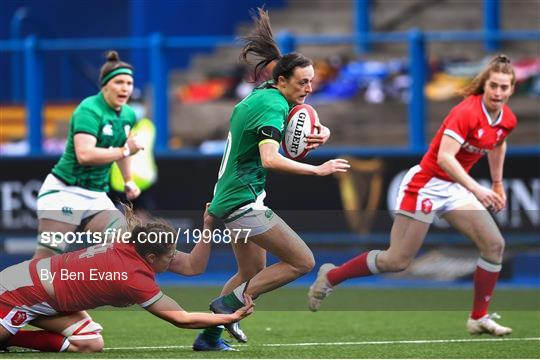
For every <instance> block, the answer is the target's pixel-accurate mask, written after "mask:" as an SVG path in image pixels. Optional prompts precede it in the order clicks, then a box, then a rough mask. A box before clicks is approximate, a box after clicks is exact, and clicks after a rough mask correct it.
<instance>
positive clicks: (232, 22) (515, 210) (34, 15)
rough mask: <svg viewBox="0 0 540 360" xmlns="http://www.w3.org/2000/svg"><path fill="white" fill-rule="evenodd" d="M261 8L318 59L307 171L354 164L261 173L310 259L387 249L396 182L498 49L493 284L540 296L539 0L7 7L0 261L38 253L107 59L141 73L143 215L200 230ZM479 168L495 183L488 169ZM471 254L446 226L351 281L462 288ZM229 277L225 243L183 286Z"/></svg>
mask: <svg viewBox="0 0 540 360" xmlns="http://www.w3.org/2000/svg"><path fill="white" fill-rule="evenodd" d="M263 5H264V6H265V8H266V9H268V10H269V13H270V18H271V22H272V26H273V31H274V35H275V36H276V38H277V39H278V42H279V45H280V48H281V50H282V52H283V53H287V52H291V51H299V52H302V53H303V54H305V55H307V56H309V57H311V58H312V59H313V60H314V63H315V71H316V79H315V82H316V83H315V86H314V88H315V89H314V93H313V94H312V95H311V96H310V97H309V99H308V100H307V102H308V103H310V104H312V105H313V106H314V107H315V108H316V110H317V111H318V114H319V117H320V119H321V122H322V123H323V124H325V125H326V126H328V127H329V128H330V129H331V130H332V136H331V138H330V140H329V142H328V143H327V144H326V145H325V146H324V147H323V148H321V149H318V150H317V151H313V152H312V153H311V154H310V155H309V156H308V158H307V159H306V161H307V162H310V163H321V162H323V161H325V160H327V159H329V158H332V157H335V156H345V157H348V158H349V159H350V161H351V162H352V170H351V171H350V173H348V174H347V175H343V176H340V177H327V178H307V177H294V176H286V175H281V174H270V175H269V177H268V185H267V192H268V194H269V195H268V197H267V205H268V206H270V207H271V208H273V209H274V210H275V211H276V212H278V213H279V214H280V215H281V216H282V217H283V218H284V219H285V220H286V221H287V222H288V223H289V224H290V225H291V226H292V227H293V228H294V229H295V230H297V231H298V232H299V233H300V234H301V235H302V237H303V238H304V239H305V240H306V242H307V243H308V244H309V245H310V247H311V248H312V249H313V250H314V253H315V256H316V259H317V262H318V263H319V264H320V263H322V262H327V261H332V262H336V263H341V262H342V261H344V260H345V259H347V258H349V257H350V256H352V255H354V254H357V253H359V252H360V251H362V249H365V248H371V247H373V246H376V247H381V248H383V247H385V246H386V244H387V242H388V238H389V236H388V233H389V230H390V225H391V222H392V214H391V211H390V209H392V208H393V202H394V201H395V195H396V191H397V186H398V184H399V181H400V179H401V177H402V176H403V175H404V171H406V170H407V169H408V168H409V167H410V166H412V165H414V164H416V163H418V161H419V160H420V158H421V156H422V155H423V153H424V152H425V150H426V149H427V146H428V145H429V142H430V139H431V137H432V136H433V134H434V133H435V131H436V130H437V129H438V127H439V126H440V124H441V122H442V121H443V119H444V117H445V116H446V114H447V113H448V112H449V111H450V109H451V108H452V107H453V106H455V105H456V104H457V103H458V102H459V101H460V98H459V97H457V96H456V95H455V92H456V91H457V90H458V89H459V88H461V87H463V86H464V85H465V84H466V83H467V82H468V81H469V80H470V79H471V78H472V76H474V75H475V74H476V73H478V71H479V70H480V69H481V68H482V66H483V65H484V64H485V63H486V61H488V59H490V58H491V57H492V56H494V55H496V54H499V53H505V54H507V55H509V56H510V57H511V59H512V63H513V65H514V67H515V69H516V72H517V87H516V93H515V95H514V96H513V97H512V98H511V100H510V106H511V107H512V109H513V111H514V112H515V114H516V115H517V117H518V122H519V123H518V127H517V129H516V130H515V131H514V133H513V134H512V135H511V136H510V137H509V152H508V156H507V160H506V166H505V186H506V189H507V194H508V197H509V199H508V208H507V209H506V210H505V211H503V212H501V213H500V214H498V215H497V216H496V220H497V222H498V224H499V225H500V227H501V229H502V230H503V234H504V235H505V238H506V239H507V242H508V244H507V255H506V256H507V257H506V259H505V266H503V273H502V275H501V276H502V284H503V286H505V285H507V286H516V287H538V286H540V211H539V207H540V102H539V100H540V31H539V28H540V1H539V0H469V1H465V0H442V1H430V0H424V1H421V0H402V1H397V0H349V1H341V0H334V1H330V0H326V1H325V0H310V1H303V0H269V1H264V2H263V1H258V0H237V1H234V2H228V1H218V0H198V1H189V0H175V1H172V0H170V1H143V0H132V1H124V0H117V1H114V2H110V1H104V0H95V1H91V2H90V1H78V2H73V1H67V0H50V1H46V2H44V1H23V0H21V1H14V0H3V1H2V2H1V3H0V24H2V25H1V26H0V78H1V79H2V86H1V87H0V107H1V108H0V126H1V131H0V154H1V159H0V168H1V172H0V202H1V206H2V223H1V227H0V230H1V231H0V251H1V252H0V268H4V267H6V266H8V265H9V264H12V263H15V262H18V261H21V260H23V259H26V258H28V257H29V256H30V255H31V254H32V252H33V250H34V247H35V236H36V224H37V221H36V215H35V208H36V196H37V192H38V190H39V188H40V186H41V183H42V181H43V180H44V178H45V176H46V175H47V173H48V172H49V171H50V169H51V168H52V166H53V165H54V163H55V162H56V161H57V159H58V158H59V156H60V154H61V153H62V151H63V148H64V144H65V138H66V134H67V128H68V124H69V120H70V117H71V113H72V112H73V110H74V109H75V107H76V106H77V104H78V103H79V102H80V101H81V100H82V99H83V98H85V97H87V96H90V95H93V94H95V93H97V92H98V91H99V87H98V74H99V67H100V66H101V64H103V62H104V54H105V53H106V51H107V50H110V49H115V50H117V51H118V52H119V54H120V56H121V58H122V59H123V60H125V61H127V62H129V63H131V64H133V65H134V67H135V86H136V88H137V90H136V91H135V93H134V97H133V100H132V101H133V104H134V107H135V108H136V110H137V113H138V117H139V118H141V119H143V118H144V119H147V120H149V121H151V123H152V124H153V128H154V130H153V131H150V132H149V133H148V134H147V135H148V137H149V138H150V141H151V143H152V146H151V147H150V148H148V149H147V150H146V151H145V152H146V154H145V156H141V160H140V161H139V162H138V165H137V166H138V170H136V171H139V172H140V173H145V174H147V175H148V173H150V175H149V178H148V179H147V182H148V184H147V185H148V186H147V187H146V188H145V193H146V194H145V197H146V199H145V201H144V202H143V203H142V204H141V209H145V210H146V214H147V215H148V214H149V215H158V216H162V217H164V218H166V219H168V220H169V221H171V222H172V223H173V224H175V225H176V226H177V227H178V228H179V229H182V231H183V230H186V229H194V228H197V227H198V226H200V217H202V208H203V205H204V203H205V202H206V201H209V200H210V199H211V196H212V191H213V186H214V183H215V181H216V179H217V171H218V168H219V163H220V160H221V154H222V151H223V146H224V140H225V138H226V134H227V131H228V128H229V123H228V121H229V116H230V113H231V110H232V108H233V106H234V104H235V103H236V102H238V101H239V100H240V99H242V98H243V97H244V96H246V95H247V94H248V93H249V92H250V91H251V89H252V88H253V83H252V82H250V80H252V79H250V78H249V69H246V68H245V67H244V66H242V65H241V64H240V62H239V61H238V55H239V46H240V43H239V42H238V41H237V37H238V36H239V35H242V34H245V33H246V31H248V30H249V28H250V26H251V20H250V13H249V10H250V9H254V8H256V7H257V6H263ZM152 155H154V156H152ZM473 175H474V176H475V177H476V178H477V179H480V181H481V182H482V183H484V184H486V185H487V186H489V184H490V183H489V171H488V167H487V161H485V160H482V161H481V163H480V164H479V165H478V166H477V167H476V168H475V169H474V172H473ZM113 180H114V179H113ZM185 242H187V239H184V241H183V244H182V245H181V246H182V247H183V248H185V249H189V248H190V245H189V244H185ZM477 255H478V254H477V251H476V249H475V248H474V247H473V246H472V244H471V243H469V242H468V240H466V239H464V238H462V237H461V236H459V235H458V234H457V233H456V232H455V231H453V230H451V229H448V226H447V224H445V223H444V222H442V221H438V222H436V223H435V224H434V226H433V228H432V231H431V232H430V235H429V236H428V238H427V240H426V246H425V247H424V249H423V250H422V253H421V254H420V255H419V258H418V260H417V261H416V262H415V264H414V265H413V266H412V267H411V268H410V269H409V270H408V271H406V272H404V273H400V274H397V275H393V276H391V277H377V278H372V279H368V280H358V281H357V282H353V284H357V285H358V284H367V285H370V286H371V285H381V286H386V285H389V286H412V285H415V286H416V285H421V286H460V285H463V284H469V282H470V279H471V275H472V272H473V271H474V267H475V262H476V259H477ZM271 261H272V260H271ZM234 271H235V266H234V259H233V256H232V252H231V251H230V249H229V247H228V246H227V245H223V244H222V245H218V246H216V247H215V251H214V253H213V255H212V261H211V264H210V265H209V269H208V272H207V274H205V275H202V276H200V277H196V278H194V279H193V280H192V281H191V282H189V283H196V284H200V283H216V284H217V283H222V282H223V281H224V280H225V279H226V278H228V276H230V275H232V274H233V273H234ZM395 278H400V280H399V281H395ZM312 279H313V274H311V275H310V276H306V277H304V278H302V279H300V280H298V283H300V284H304V283H307V282H309V281H311V280H312ZM161 280H162V281H163V282H171V283H175V284H176V283H177V282H178V281H180V282H181V283H188V282H187V280H185V279H179V278H178V277H173V276H170V275H164V276H163V277H162V279H161Z"/></svg>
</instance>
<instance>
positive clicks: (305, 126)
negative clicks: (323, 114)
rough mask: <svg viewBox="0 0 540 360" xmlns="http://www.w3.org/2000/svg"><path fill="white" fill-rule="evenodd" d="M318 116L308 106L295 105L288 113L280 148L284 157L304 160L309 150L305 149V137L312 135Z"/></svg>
mask: <svg viewBox="0 0 540 360" xmlns="http://www.w3.org/2000/svg"><path fill="white" fill-rule="evenodd" d="M317 119H318V115H317V112H316V111H315V109H313V107H311V106H310V105H308V104H302V105H296V106H295V107H293V108H292V110H291V111H290V112H289V116H288V117H287V123H286V125H285V135H284V136H283V141H282V147H283V151H284V152H285V156H287V157H288V158H290V159H293V160H300V159H302V158H304V157H305V156H306V155H307V153H308V152H309V150H307V149H306V147H307V145H308V143H307V137H308V136H309V135H311V134H313V133H314V131H315V124H316V122H317Z"/></svg>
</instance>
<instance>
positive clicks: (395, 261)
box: [381, 255, 412, 272]
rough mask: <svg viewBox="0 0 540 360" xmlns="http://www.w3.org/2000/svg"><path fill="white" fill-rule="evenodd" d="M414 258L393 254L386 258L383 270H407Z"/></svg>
mask: <svg viewBox="0 0 540 360" xmlns="http://www.w3.org/2000/svg"><path fill="white" fill-rule="evenodd" d="M411 262H412V258H410V257H408V256H402V255H400V256H392V257H389V258H387V259H386V261H385V262H384V264H382V266H381V268H382V269H381V270H384V272H400V271H404V270H407V268H408V267H409V266H410V265H411Z"/></svg>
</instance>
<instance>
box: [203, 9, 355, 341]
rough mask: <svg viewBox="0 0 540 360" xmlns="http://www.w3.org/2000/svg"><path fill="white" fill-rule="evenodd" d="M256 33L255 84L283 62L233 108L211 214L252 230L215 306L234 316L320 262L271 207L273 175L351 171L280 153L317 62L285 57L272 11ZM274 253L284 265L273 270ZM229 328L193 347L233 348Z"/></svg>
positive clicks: (314, 138) (211, 332) (237, 248)
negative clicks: (269, 176) (269, 259)
mask: <svg viewBox="0 0 540 360" xmlns="http://www.w3.org/2000/svg"><path fill="white" fill-rule="evenodd" d="M258 15H259V16H258V18H257V17H254V20H255V29H254V30H253V31H252V32H251V33H250V34H249V35H248V36H247V37H245V38H244V40H245V41H246V43H245V46H244V48H243V49H242V53H241V58H242V59H243V60H244V61H245V62H247V57H248V55H249V54H251V55H254V56H256V57H258V58H259V61H258V63H257V64H256V66H255V74H254V75H255V77H254V78H255V79H257V78H258V77H259V75H260V73H261V71H262V70H263V69H264V68H265V67H266V66H267V65H270V64H272V63H273V64H275V66H274V68H273V71H272V80H270V81H267V82H264V83H263V84H261V85H260V86H258V87H257V88H255V89H254V90H253V92H252V93H251V94H250V95H249V96H247V97H246V98H245V99H244V100H242V101H241V102H240V103H238V104H237V105H236V106H235V107H234V110H233V113H232V115H231V120H230V126H231V127H230V131H229V134H228V139H227V144H226V147H225V153H224V155H223V160H222V163H221V166H220V169H219V174H218V182H217V184H216V187H215V192H214V198H213V200H212V202H211V205H210V208H209V211H210V213H211V214H212V215H214V216H216V217H219V218H221V219H222V220H223V221H224V222H225V225H226V227H227V228H228V229H231V230H233V231H234V230H235V229H238V230H241V231H249V232H250V236H249V237H248V239H247V241H245V242H244V241H241V242H236V243H232V248H233V251H234V255H235V257H236V261H237V264H238V272H237V273H236V274H235V275H234V276H233V277H232V278H230V279H229V281H228V282H227V283H226V284H225V286H224V288H223V290H222V292H221V295H222V296H221V297H219V298H217V299H215V300H214V301H212V303H211V304H210V308H211V310H212V311H214V312H216V313H231V312H234V311H235V310H236V309H238V308H240V307H242V306H244V304H243V297H244V296H243V295H244V294H248V295H249V296H251V297H252V298H256V297H257V296H259V295H261V294H264V293H266V292H269V291H272V290H274V289H277V288H279V287H281V286H283V285H285V284H287V283H289V282H291V281H293V280H295V279H297V278H298V277H300V276H302V275H304V274H305V273H307V272H309V271H310V270H311V269H312V268H313V266H314V265H315V260H314V259H313V254H312V253H311V250H310V249H309V248H308V247H307V245H306V244H305V243H304V241H303V240H302V239H301V238H300V237H299V236H298V235H297V234H296V233H295V232H294V231H293V230H292V229H291V228H290V227H289V226H288V225H287V224H286V223H285V222H284V221H283V220H281V219H280V217H279V216H277V214H275V213H274V212H273V211H272V210H270V209H269V208H267V207H266V206H265V205H264V203H263V200H264V198H265V196H266V192H265V183H266V171H267V170H272V171H280V172H285V173H290V174H298V175H317V176H325V175H330V174H333V173H336V172H345V171H347V169H348V168H349V164H348V163H347V161H346V160H342V159H334V160H330V161H328V162H326V163H324V164H322V165H319V166H313V165H309V164H303V163H300V162H296V161H293V160H291V159H287V158H285V157H284V156H282V155H281V154H280V153H279V147H280V141H281V139H282V135H283V134H282V133H283V128H284V123H285V120H286V119H287V115H288V113H289V110H290V109H291V108H292V107H293V106H294V105H299V104H303V103H304V100H305V99H306V97H307V96H308V95H309V94H310V93H311V91H312V88H311V84H312V81H313V77H314V75H315V74H314V70H313V65H312V61H311V60H310V59H308V58H306V57H305V56H303V55H302V54H299V53H290V54H286V55H281V53H280V51H279V49H278V47H277V44H276V42H275V41H274V39H273V35H272V29H271V27H270V19H269V17H268V14H267V13H266V12H265V11H263V10H262V9H259V11H258ZM317 127H318V129H319V130H320V131H319V134H316V135H311V136H310V137H308V142H309V143H310V146H309V148H311V149H313V148H315V147H317V146H319V145H320V144H323V143H325V142H326V141H327V140H328V137H329V136H330V131H329V130H328V129H327V128H326V127H324V126H322V125H320V124H317ZM266 251H269V252H271V253H272V254H273V255H275V256H276V257H277V258H278V259H279V262H278V263H276V264H273V265H272V266H269V267H267V266H266ZM227 330H228V331H229V332H230V333H231V334H232V335H233V336H234V337H235V338H236V339H237V340H239V341H241V342H245V341H246V336H245V335H244V333H243V332H242V330H241V329H240V327H239V326H238V324H234V325H229V326H227ZM222 332H223V328H220V327H214V328H209V329H206V330H205V331H203V332H202V333H201V334H199V336H198V337H197V339H196V340H195V343H194V344H193V349H194V350H198V351H207V350H231V349H232V348H231V347H230V346H229V345H228V344H227V343H225V342H224V341H223V340H222V339H221V333H222Z"/></svg>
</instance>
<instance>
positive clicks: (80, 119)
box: [71, 108, 101, 137]
mask: <svg viewBox="0 0 540 360" xmlns="http://www.w3.org/2000/svg"><path fill="white" fill-rule="evenodd" d="M71 121H73V134H74V135H75V134H77V133H86V134H90V135H94V136H95V137H97V136H98V134H99V124H100V122H101V121H100V119H99V117H98V116H97V114H96V113H95V112H93V111H91V110H90V109H85V108H80V109H77V111H75V113H73V118H72V119H71Z"/></svg>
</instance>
